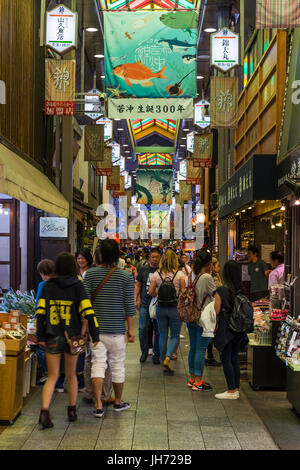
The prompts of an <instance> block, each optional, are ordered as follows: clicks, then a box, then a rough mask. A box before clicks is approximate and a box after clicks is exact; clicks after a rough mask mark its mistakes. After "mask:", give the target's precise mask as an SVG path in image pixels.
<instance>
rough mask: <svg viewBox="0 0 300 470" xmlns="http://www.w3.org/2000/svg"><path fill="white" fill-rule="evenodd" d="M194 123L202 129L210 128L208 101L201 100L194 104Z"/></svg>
mask: <svg viewBox="0 0 300 470" xmlns="http://www.w3.org/2000/svg"><path fill="white" fill-rule="evenodd" d="M194 123H195V124H196V126H199V127H201V128H202V129H206V128H207V127H209V126H210V104H209V102H208V101H206V100H201V101H199V102H198V103H196V104H195V113H194Z"/></svg>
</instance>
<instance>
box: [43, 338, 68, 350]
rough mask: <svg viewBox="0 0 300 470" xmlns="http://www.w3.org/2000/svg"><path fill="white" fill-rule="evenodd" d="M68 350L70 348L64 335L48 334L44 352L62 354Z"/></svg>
mask: <svg viewBox="0 0 300 470" xmlns="http://www.w3.org/2000/svg"><path fill="white" fill-rule="evenodd" d="M69 352H70V348H69V345H68V342H67V340H66V338H65V337H64V336H48V338H47V339H46V347H45V353H46V354H63V353H69Z"/></svg>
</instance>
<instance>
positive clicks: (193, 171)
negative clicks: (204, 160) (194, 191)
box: [186, 158, 202, 185]
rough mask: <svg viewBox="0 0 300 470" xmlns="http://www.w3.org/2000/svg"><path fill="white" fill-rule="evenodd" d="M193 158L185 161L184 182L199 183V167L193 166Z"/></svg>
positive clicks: (200, 181)
mask: <svg viewBox="0 0 300 470" xmlns="http://www.w3.org/2000/svg"><path fill="white" fill-rule="evenodd" d="M193 160H194V159H193V158H189V159H187V161H186V164H187V177H186V184H190V185H191V184H201V183H202V178H201V168H197V167H194V162H193Z"/></svg>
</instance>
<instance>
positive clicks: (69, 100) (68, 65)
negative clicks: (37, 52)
mask: <svg viewBox="0 0 300 470" xmlns="http://www.w3.org/2000/svg"><path fill="white" fill-rule="evenodd" d="M45 66H46V74H45V75H46V83H45V114H47V115H49V116H63V115H74V114H75V76H76V61H75V60H54V59H46V61H45Z"/></svg>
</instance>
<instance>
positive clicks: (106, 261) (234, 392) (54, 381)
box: [36, 239, 284, 429]
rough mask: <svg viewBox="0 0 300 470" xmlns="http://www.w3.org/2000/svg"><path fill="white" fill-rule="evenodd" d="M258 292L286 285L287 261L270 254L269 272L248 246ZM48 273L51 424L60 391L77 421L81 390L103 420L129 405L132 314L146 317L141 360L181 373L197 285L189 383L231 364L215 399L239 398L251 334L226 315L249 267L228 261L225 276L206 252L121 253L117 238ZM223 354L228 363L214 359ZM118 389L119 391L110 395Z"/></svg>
mask: <svg viewBox="0 0 300 470" xmlns="http://www.w3.org/2000/svg"><path fill="white" fill-rule="evenodd" d="M248 257H249V267H248V270H249V275H250V279H251V285H250V298H251V300H252V301H253V300H256V299H259V298H262V297H265V296H267V294H268V285H269V287H270V286H272V285H274V284H278V283H280V282H282V279H283V273H284V264H283V262H284V259H283V255H282V254H281V253H280V252H272V253H271V255H270V263H271V265H272V268H273V270H272V271H270V270H269V271H268V267H267V265H266V263H265V262H264V261H263V260H261V259H260V258H259V252H258V249H257V248H256V247H254V246H250V247H249V249H248ZM37 270H38V272H39V274H40V276H41V278H42V282H41V283H40V284H39V286H38V292H37V300H36V318H37V338H38V344H39V346H38V356H39V361H40V363H41V365H42V367H43V373H44V376H45V377H46V378H47V380H46V382H45V385H44V388H43V394H42V409H41V413H40V424H41V426H42V428H43V429H44V428H47V427H52V426H53V423H52V420H51V418H50V414H49V406H50V403H51V399H52V396H53V392H54V390H57V391H64V385H63V383H62V382H60V381H61V380H62V379H63V381H65V379H66V382H67V388H68V394H69V407H68V418H69V420H70V421H75V420H76V419H77V412H76V400H77V392H78V390H80V389H82V390H83V391H84V399H85V400H86V401H87V402H88V403H91V404H93V403H94V404H95V409H94V411H93V414H94V416H95V417H96V418H102V417H103V416H104V406H103V405H104V404H109V403H111V404H113V409H114V410H115V411H116V412H121V411H125V410H128V409H129V408H130V406H131V405H130V403H128V402H126V401H123V399H122V394H123V386H124V382H125V357H126V336H127V341H128V342H129V343H132V342H134V340H135V338H134V332H133V317H134V316H135V314H136V313H138V314H139V344H140V350H141V356H140V359H139V360H140V362H141V363H144V362H145V361H146V360H147V358H148V357H149V355H151V356H152V362H153V364H154V365H159V364H161V365H162V369H163V373H165V374H167V375H168V374H171V375H173V374H174V372H175V370H174V367H173V366H172V365H171V361H172V360H174V359H177V351H178V347H179V344H180V333H181V328H182V326H183V324H182V321H181V317H180V311H179V310H178V299H179V297H180V296H181V295H184V293H185V291H186V290H187V289H188V290H189V289H192V292H193V295H194V298H195V302H196V305H197V309H198V311H199V312H200V317H199V321H198V320H197V321H187V322H186V330H185V331H186V332H188V336H189V355H188V366H189V374H190V376H189V379H188V381H187V386H188V387H189V388H191V390H192V391H195V392H202V391H211V390H212V388H213V387H212V385H210V384H209V383H207V382H206V381H205V378H204V376H205V366H219V365H222V366H223V370H224V375H225V379H226V382H227V390H226V391H225V392H224V393H221V394H216V395H215V397H216V398H217V399H238V398H239V387H240V366H239V359H238V353H239V351H240V350H241V347H243V346H244V345H246V343H247V335H246V334H245V333H235V332H234V331H233V330H232V329H231V328H230V327H229V322H228V318H229V317H230V315H231V314H232V312H233V310H234V306H235V299H236V296H237V295H239V294H241V293H242V292H243V285H242V279H241V269H240V266H239V264H238V263H237V262H235V261H228V262H227V263H225V265H224V267H223V272H222V275H221V272H220V265H219V261H218V259H217V258H216V257H212V255H211V253H210V252H209V250H207V249H202V250H199V251H198V252H197V253H196V254H195V256H194V257H193V258H192V257H191V256H190V257H189V256H187V254H186V253H182V252H179V253H178V252H176V249H174V247H165V248H164V247H162V246H159V247H143V248H142V249H135V250H131V251H128V250H127V251H126V250H122V251H121V250H120V247H119V244H118V243H117V242H116V241H115V240H112V239H106V240H103V241H101V242H100V243H99V246H98V248H97V250H96V252H95V253H94V257H92V254H91V253H90V251H89V250H88V249H81V250H79V251H78V252H77V253H76V255H75V257H73V256H72V255H71V254H69V253H62V254H61V255H59V256H58V257H57V259H56V261H55V263H54V262H53V261H51V260H47V259H46V260H42V261H41V262H40V263H39V264H38V267H37ZM74 338H75V340H76V341H77V342H78V341H81V340H83V341H84V344H85V353H84V352H83V353H81V354H75V355H73V354H71V352H72V350H71V348H72V345H73V340H74ZM215 350H218V353H219V355H220V361H221V362H218V361H217V360H216V359H215V358H214V354H213V351H215ZM112 390H113V391H114V397H112Z"/></svg>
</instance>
